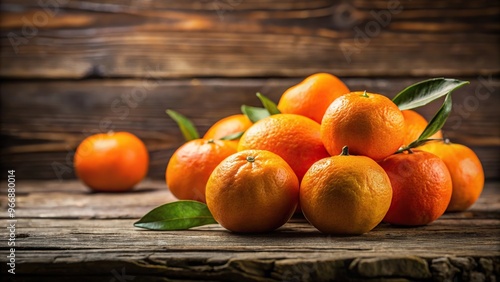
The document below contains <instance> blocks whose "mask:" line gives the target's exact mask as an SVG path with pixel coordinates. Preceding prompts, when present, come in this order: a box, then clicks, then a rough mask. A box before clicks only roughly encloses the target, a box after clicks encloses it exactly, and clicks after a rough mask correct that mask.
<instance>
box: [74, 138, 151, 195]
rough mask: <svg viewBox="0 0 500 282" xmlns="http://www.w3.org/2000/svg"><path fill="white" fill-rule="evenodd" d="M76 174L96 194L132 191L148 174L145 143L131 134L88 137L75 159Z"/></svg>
mask: <svg viewBox="0 0 500 282" xmlns="http://www.w3.org/2000/svg"><path fill="white" fill-rule="evenodd" d="M74 165H75V172H76V175H77V176H78V177H79V178H80V180H82V181H83V183H85V185H87V186H88V187H90V188H91V189H92V190H94V191H102V192H123V191H128V190H131V189H132V188H133V187H134V186H135V185H136V184H137V183H139V182H140V181H141V180H142V179H143V178H144V177H145V176H146V173H147V172H148V166H149V155H148V150H147V149H146V146H145V145H144V143H143V142H142V141H141V140H140V139H139V138H137V137H136V136H135V135H133V134H131V133H129V132H109V133H107V134H96V135H92V136H89V137H87V138H85V140H83V141H82V143H81V144H80V145H79V146H78V148H77V149H76V153H75V158H74Z"/></svg>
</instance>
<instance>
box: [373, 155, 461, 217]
mask: <svg viewBox="0 0 500 282" xmlns="http://www.w3.org/2000/svg"><path fill="white" fill-rule="evenodd" d="M380 165H381V166H382V168H384V170H385V171H386V172H387V175H388V176H389V179H390V180H391V185H392V191H393V194H392V203H391V207H390V208H389V211H388V212H387V214H386V216H385V218H384V221H385V222H388V223H391V224H395V225H406V226H418V225H425V224H429V223H431V222H433V221H434V220H436V219H438V218H439V217H440V216H441V215H442V214H443V213H444V212H445V210H446V207H447V206H448V203H449V202H450V199H451V191H452V184H451V176H450V173H449V172H448V168H446V165H445V163H444V162H443V161H442V160H441V159H440V158H439V157H437V156H436V155H434V154H431V153H428V152H424V151H417V150H414V151H413V152H410V153H408V152H405V153H401V154H395V155H392V156H389V157H387V158H386V159H384V160H383V161H382V162H380Z"/></svg>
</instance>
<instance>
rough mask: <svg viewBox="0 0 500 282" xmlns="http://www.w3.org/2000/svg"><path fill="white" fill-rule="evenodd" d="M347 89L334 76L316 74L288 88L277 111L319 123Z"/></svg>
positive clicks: (347, 91)
mask: <svg viewBox="0 0 500 282" xmlns="http://www.w3.org/2000/svg"><path fill="white" fill-rule="evenodd" d="M349 92H350V91H349V88H347V86H346V85H345V84H344V83H343V82H342V81H341V80H340V79H339V78H338V77H336V76H334V75H331V74H329V73H316V74H313V75H311V76H309V77H307V78H306V79H304V80H303V81H302V82H301V83H299V84H297V85H294V86H292V87H290V88H289V89H288V90H286V91H285V92H284V93H283V95H282V96H281V98H280V101H279V103H278V109H279V110H280V111H281V112H282V113H284V114H297V115H302V116H306V117H308V118H310V119H312V120H314V121H316V122H318V123H321V120H322V119H323V115H324V114H325V111H326V109H327V108H328V106H329V105H330V104H331V103H332V102H333V100H335V99H336V98H338V97H340V96H341V95H343V94H346V93H349Z"/></svg>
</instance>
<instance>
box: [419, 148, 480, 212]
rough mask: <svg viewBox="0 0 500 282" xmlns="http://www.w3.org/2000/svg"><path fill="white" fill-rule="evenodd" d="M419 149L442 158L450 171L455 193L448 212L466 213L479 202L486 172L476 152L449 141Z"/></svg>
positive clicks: (452, 195)
mask: <svg viewBox="0 0 500 282" xmlns="http://www.w3.org/2000/svg"><path fill="white" fill-rule="evenodd" d="M419 149H420V150H423V151H427V152H430V153H433V154H435V155H436V156H438V157H440V158H441V160H443V161H444V163H445V164H446V167H447V168H448V170H449V171H450V175H451V182H452V183H453V193H452V194H451V201H450V204H449V205H448V208H447V209H446V210H447V211H452V212H455V211H465V210H467V209H468V208H469V207H470V206H472V204H474V203H475V202H476V201H477V199H478V198H479V196H480V195H481V192H482V191H483V186H484V171H483V166H482V165H481V161H480V160H479V158H478V157H477V155H476V154H475V153H474V151H472V150H471V149H470V148H468V147H466V146H464V145H461V144H453V143H450V141H449V140H448V139H447V140H446V141H445V142H442V141H438V142H430V143H427V144H426V145H424V146H422V147H419Z"/></svg>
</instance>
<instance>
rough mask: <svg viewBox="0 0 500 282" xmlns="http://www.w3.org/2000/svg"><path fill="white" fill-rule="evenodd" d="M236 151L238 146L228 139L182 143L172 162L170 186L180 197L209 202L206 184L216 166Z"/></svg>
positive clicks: (167, 174)
mask: <svg viewBox="0 0 500 282" xmlns="http://www.w3.org/2000/svg"><path fill="white" fill-rule="evenodd" d="M234 153H236V146H235V145H234V143H233V142H231V141H225V140H212V139H209V140H206V139H195V140H191V141H189V142H187V143H185V144H184V145H182V146H181V147H179V148H178V149H177V150H176V151H175V152H174V154H173V155H172V157H171V158H170V161H169V162H168V166H167V170H166V173H165V177H166V182H167V186H168V188H169V190H170V192H172V194H173V195H174V196H175V197H177V198H178V199H180V200H195V201H200V202H205V186H206V184H207V181H208V178H209V177H210V174H211V173H212V171H213V170H214V169H215V167H216V166H217V165H218V164H219V163H220V162H221V161H222V160H224V159H225V158H226V157H228V156H230V155H232V154H234Z"/></svg>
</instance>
